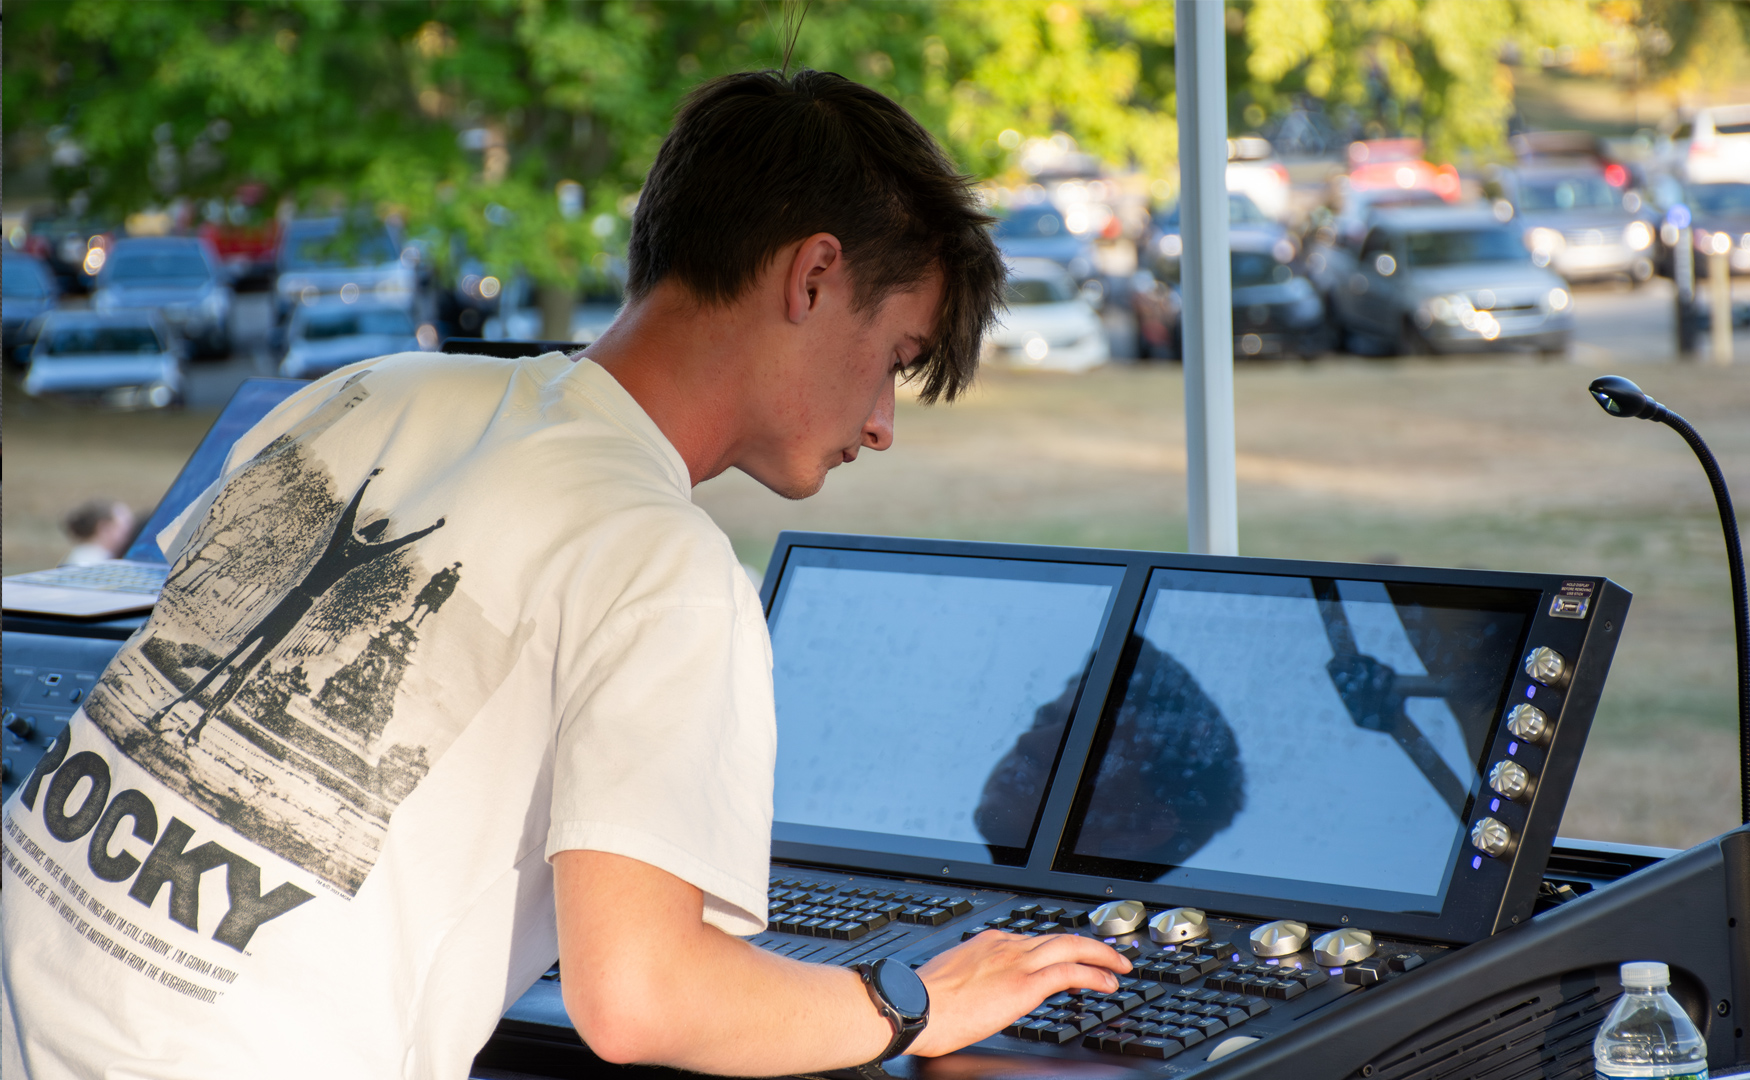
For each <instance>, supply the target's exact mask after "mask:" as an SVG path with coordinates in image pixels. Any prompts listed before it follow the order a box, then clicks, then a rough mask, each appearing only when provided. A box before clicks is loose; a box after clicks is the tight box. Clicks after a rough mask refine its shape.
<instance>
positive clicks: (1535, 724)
mask: <svg viewBox="0 0 1750 1080" xmlns="http://www.w3.org/2000/svg"><path fill="white" fill-rule="evenodd" d="M1507 730H1508V731H1511V732H1512V733H1513V734H1514V735H1515V736H1517V737H1518V738H1521V739H1524V740H1525V741H1526V742H1528V743H1543V742H1548V741H1549V730H1550V723H1549V717H1547V716H1545V715H1544V713H1543V710H1542V709H1540V708H1538V707H1537V706H1535V705H1515V706H1513V708H1512V709H1511V710H1510V711H1509V712H1508V713H1507Z"/></svg>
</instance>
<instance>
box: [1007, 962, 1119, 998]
mask: <svg viewBox="0 0 1750 1080" xmlns="http://www.w3.org/2000/svg"><path fill="white" fill-rule="evenodd" d="M1028 989H1029V990H1034V991H1038V993H1039V1000H1040V1001H1044V1000H1045V999H1046V998H1048V997H1050V996H1051V995H1052V994H1056V993H1059V992H1061V991H1064V990H1098V991H1100V992H1102V993H1111V992H1112V991H1114V990H1116V989H1118V976H1116V975H1114V974H1112V972H1111V971H1110V970H1108V969H1106V968H1103V967H1094V966H1092V965H1090V964H1077V963H1074V962H1071V961H1065V962H1063V963H1061V964H1052V965H1050V966H1049V967H1042V968H1040V969H1039V970H1038V971H1035V972H1034V973H1033V974H1032V975H1031V976H1029V977H1028Z"/></svg>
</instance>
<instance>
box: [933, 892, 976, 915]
mask: <svg viewBox="0 0 1750 1080" xmlns="http://www.w3.org/2000/svg"><path fill="white" fill-rule="evenodd" d="M936 906H937V907H945V908H947V909H948V910H949V911H952V912H953V913H954V914H956V915H964V914H966V913H967V912H968V911H971V910H972V901H970V900H968V899H966V897H964V896H950V897H949V898H948V902H947V903H946V904H938V905H936Z"/></svg>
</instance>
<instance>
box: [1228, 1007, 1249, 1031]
mask: <svg viewBox="0 0 1750 1080" xmlns="http://www.w3.org/2000/svg"><path fill="white" fill-rule="evenodd" d="M1251 1018H1252V1016H1251V1014H1250V1013H1248V1012H1246V1010H1244V1009H1240V1008H1235V1007H1234V1006H1232V1005H1230V1006H1228V1007H1227V1008H1225V1009H1223V1010H1221V1022H1222V1023H1224V1024H1226V1025H1227V1026H1228V1027H1236V1026H1238V1025H1240V1024H1243V1023H1245V1022H1246V1021H1247V1020H1250V1019H1251Z"/></svg>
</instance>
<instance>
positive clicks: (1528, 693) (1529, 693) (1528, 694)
mask: <svg viewBox="0 0 1750 1080" xmlns="http://www.w3.org/2000/svg"><path fill="white" fill-rule="evenodd" d="M1536 696H1537V687H1535V686H1527V687H1526V688H1525V699H1526V700H1527V701H1530V700H1531V699H1532V698H1534V697H1536Z"/></svg>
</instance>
